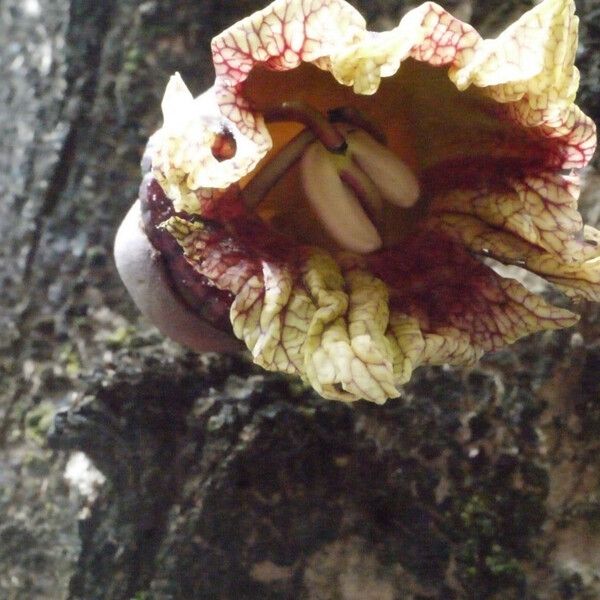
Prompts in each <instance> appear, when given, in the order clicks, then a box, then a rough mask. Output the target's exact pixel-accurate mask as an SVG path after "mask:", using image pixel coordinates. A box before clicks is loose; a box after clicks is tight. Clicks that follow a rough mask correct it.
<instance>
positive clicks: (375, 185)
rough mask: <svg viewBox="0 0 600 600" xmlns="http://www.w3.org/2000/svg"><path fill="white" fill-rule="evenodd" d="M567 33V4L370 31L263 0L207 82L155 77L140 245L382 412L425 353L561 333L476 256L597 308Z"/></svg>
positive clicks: (328, 392)
mask: <svg viewBox="0 0 600 600" xmlns="http://www.w3.org/2000/svg"><path fill="white" fill-rule="evenodd" d="M576 38H577V18H576V17H575V16H574V3H573V2H572V1H569V0H544V1H543V2H542V3H541V4H539V5H538V6H536V7H535V8H534V9H532V10H530V11H529V12H528V13H526V14H525V15H523V16H522V17H521V18H520V19H519V20H518V21H517V22H515V23H514V24H513V25H511V26H510V27H508V29H506V30H505V31H504V32H503V33H502V34H501V35H500V36H498V37H497V38H496V39H493V40H484V39H482V38H481V37H480V36H479V35H478V34H477V32H476V31H475V30H474V29H473V28H472V27H471V26H470V25H468V24H466V23H463V22H461V21H459V20H457V19H455V18H454V17H452V16H451V15H450V14H449V13H447V12H446V11H444V10H443V9H442V8H441V7H440V6H438V5H436V4H434V3H431V2H427V3H425V4H423V5H421V6H420V7H418V8H416V9H414V10H412V11H411V12H409V13H408V14H407V15H406V16H405V17H404V18H403V19H402V20H401V21H400V23H399V25H398V26H397V27H396V28H395V29H393V30H391V31H387V32H383V33H374V32H369V31H367V30H366V27H365V22H364V19H363V18H362V17H361V15H360V14H359V13H358V12H357V11H356V10H355V9H354V8H352V7H351V6H350V5H349V4H347V3H346V2H344V1H343V0H276V1H275V2H273V3H272V4H270V5H269V6H268V7H266V8H265V9H264V10H262V11H260V12H257V13H255V14H253V15H251V16H249V17H247V18H246V19H243V20H242V21H240V22H238V23H236V24H235V25H233V26H232V27H231V28H229V29H228V30H226V31H224V32H223V33H222V34H220V35H219V36H217V37H216V38H215V39H214V40H213V42H212V53H213V61H214V65H215V69H216V79H215V83H214V85H213V87H212V88H210V89H209V90H208V91H207V92H205V93H204V94H202V95H201V96H199V97H198V98H193V97H192V95H191V94H190V92H189V91H188V90H187V88H186V87H185V84H184V83H183V81H182V80H181V78H180V77H179V75H175V76H174V77H173V78H172V79H171V81H170V82H169V84H168V86H167V89H166V92H165V97H164V100H163V113H164V124H163V127H162V128H161V129H160V130H159V131H158V132H157V133H156V134H155V135H154V136H153V137H152V138H151V140H150V143H149V149H148V152H149V155H150V158H151V175H149V176H147V178H146V180H145V181H146V182H145V184H144V186H143V190H142V200H144V207H145V208H144V210H145V214H146V231H147V232H148V236H149V238H150V240H151V241H153V243H154V244H155V246H156V247H158V248H159V249H161V251H163V252H164V253H165V255H166V256H167V259H168V260H170V261H171V262H170V265H171V270H172V272H173V273H174V274H175V275H174V280H175V282H176V285H178V289H179V291H180V292H181V294H182V296H183V297H185V299H186V301H187V302H188V304H189V305H191V306H196V307H198V308H199V309H200V310H205V309H204V307H205V306H207V305H209V304H210V305H211V306H212V307H213V308H212V309H211V310H213V309H214V310H215V311H216V312H217V313H218V312H219V311H221V312H220V313H219V314H224V313H223V311H224V310H225V311H228V313H229V319H230V321H231V327H232V330H233V333H234V334H235V336H236V337H237V338H239V339H240V340H242V341H243V342H244V343H245V345H246V346H247V348H248V349H249V350H250V352H251V353H252V357H253V359H254V361H255V362H256V363H257V364H259V365H261V366H262V367H264V368H265V369H269V370H277V371H283V372H285V373H290V374H297V375H300V376H301V377H302V378H303V379H305V380H306V381H307V382H309V383H310V384H311V385H312V386H313V387H314V388H315V389H316V390H317V392H319V393H320V394H321V395H322V396H324V397H326V398H332V399H339V400H345V401H354V400H358V399H366V400H370V401H373V402H377V403H382V402H384V401H385V400H386V399H388V398H390V397H395V396H398V394H399V392H398V386H399V385H401V384H403V383H405V382H407V381H408V380H409V379H410V377H411V374H412V372H413V370H414V369H415V368H416V367H418V366H420V365H424V364H442V363H450V364H454V365H463V364H469V363H473V362H474V361H476V360H477V359H478V358H479V357H480V356H481V355H482V354H483V353H484V352H487V351H491V350H495V349H498V348H500V347H502V346H504V345H506V344H510V343H512V342H514V341H515V340H517V339H518V338H520V337H522V336H524V335H528V334H530V333H533V332H536V331H540V330H545V329H555V328H560V327H568V326H571V325H573V324H574V323H576V321H577V315H575V314H573V313H572V312H570V311H569V310H566V309H563V308H558V307H555V306H551V305H549V304H548V303H547V302H546V301H545V300H544V299H543V298H541V297H540V296H537V295H535V294H533V293H531V292H530V291H528V290H527V289H526V288H525V287H523V286H522V285H521V284H520V283H519V282H517V281H516V280H513V279H504V278H502V277H500V276H499V275H498V274H497V273H496V272H495V271H494V270H493V269H492V268H490V267H489V266H487V264H486V260H487V259H488V258H493V259H495V260H497V261H500V262H502V263H505V264H509V265H518V266H521V267H523V268H525V269H527V270H529V271H531V272H533V273H535V274H537V275H540V276H541V277H543V278H545V279H546V280H547V281H549V282H550V283H552V284H554V285H555V286H556V287H558V288H559V289H560V290H562V291H563V292H564V293H566V294H567V295H568V296H570V297H573V298H576V297H579V298H586V299H590V300H598V299H600V247H599V245H598V242H599V241H600V232H598V231H597V230H595V229H593V228H591V227H588V226H584V225H583V224H582V220H581V216H580V214H579V213H578V211H577V197H578V193H579V177H578V172H579V170H580V169H581V168H583V167H584V166H585V165H586V164H587V163H588V161H589V160H590V158H591V156H592V154H593V151H594V149H595V143H596V140H595V128H594V125H593V123H592V122H591V120H590V119H589V118H588V117H586V116H585V115H584V114H583V113H582V112H581V111H580V110H579V108H578V107H577V106H576V105H575V104H574V98H575V93H576V90H577V86H578V73H577V70H576V68H575V67H574V56H575V50H576ZM159 186H160V187H159ZM209 300H210V301H212V304H211V303H210V302H209ZM215 307H217V308H215ZM215 314H216V313H215ZM205 316H206V315H205ZM207 318H210V315H208V317H207Z"/></svg>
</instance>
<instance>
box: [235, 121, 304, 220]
mask: <svg viewBox="0 0 600 600" xmlns="http://www.w3.org/2000/svg"><path fill="white" fill-rule="evenodd" d="M314 141H315V134H314V133H313V132H312V131H311V130H310V129H304V130H303V131H301V132H300V133H299V134H298V135H297V136H296V137H294V138H292V139H291V140H290V141H289V142H288V143H287V144H286V145H285V146H284V147H283V148H282V149H281V150H279V152H278V153H277V154H276V155H275V156H274V157H273V159H272V160H271V161H270V162H269V163H268V164H266V165H265V166H264V167H263V168H262V169H260V170H259V171H258V173H257V174H256V175H255V176H254V177H253V178H252V179H251V180H250V182H249V183H248V185H247V186H246V187H245V188H244V189H243V190H242V198H243V200H244V204H245V205H246V207H247V208H250V209H253V208H255V207H256V206H258V205H259V204H260V203H261V202H262V201H263V200H264V198H265V196H266V195H267V194H268V193H269V191H270V190H271V189H272V188H273V187H274V186H275V184H276V183H277V182H278V181H279V180H280V179H281V178H282V177H283V176H284V175H285V174H286V173H287V171H288V169H289V168H290V167H291V166H292V165H293V164H294V163H295V162H296V161H297V160H298V159H299V158H300V157H301V156H302V154H303V153H304V150H305V149H306V147H307V146H308V145H309V144H310V143H311V142H314Z"/></svg>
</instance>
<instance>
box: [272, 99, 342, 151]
mask: <svg viewBox="0 0 600 600" xmlns="http://www.w3.org/2000/svg"><path fill="white" fill-rule="evenodd" d="M263 116H264V119H265V122H266V123H276V122H279V121H294V122H297V123H302V124H303V125H306V127H308V128H309V129H310V130H311V131H312V132H313V134H314V135H315V137H316V138H318V140H319V141H320V142H321V144H323V146H325V148H327V150H329V152H334V153H336V154H342V153H344V152H345V151H346V148H347V144H346V139H345V138H344V136H343V135H342V134H341V133H340V132H339V131H338V130H337V129H336V127H335V126H334V125H333V124H332V123H330V122H329V121H328V120H327V119H326V118H325V115H323V114H322V113H320V112H319V111H318V110H317V109H316V108H313V107H312V106H310V105H309V104H306V103H305V102H301V101H290V102H284V103H283V104H281V105H280V106H276V107H274V108H270V109H268V110H267V111H265V113H264V114H263Z"/></svg>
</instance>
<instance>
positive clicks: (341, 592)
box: [0, 0, 600, 600]
mask: <svg viewBox="0 0 600 600" xmlns="http://www.w3.org/2000/svg"><path fill="white" fill-rule="evenodd" d="M262 4H263V3H262V2H257V1H256V0H252V1H249V0H248V1H239V2H217V1H216V0H211V1H198V0H180V1H178V2H155V1H152V0H150V1H143V2H142V1H140V0H104V1H103V2H87V1H84V0H27V1H17V0H4V2H2V3H0V40H2V41H3V44H2V45H1V47H0V75H1V80H2V82H3V85H2V86H0V194H1V197H2V202H1V203H0V234H1V236H2V243H1V244H0V275H1V278H2V279H1V281H2V284H1V285H2V295H1V297H0V311H1V312H0V348H1V354H0V598H8V599H19V600H20V599H63V598H70V599H73V600H76V599H77V600H79V599H81V600H95V599H109V600H130V599H136V600H142V599H165V600H166V599H173V600H175V599H182V600H187V599H193V598H207V599H209V598H222V599H230V598H231V599H243V598H248V599H255V598H256V599H258V598H260V599H263V598H264V599H270V598H273V599H278V598H309V599H313V598H314V599H332V600H333V599H338V598H343V599H355V598H356V599H359V598H360V599H361V600H363V599H364V600H370V599H377V600H379V599H381V600H388V599H390V600H392V599H396V598H398V599H415V600H417V599H439V600H446V599H452V598H456V599H463V598H465V599H467V598H477V599H479V598H499V599H500V598H501V599H503V600H504V599H509V598H531V599H534V598H539V599H546V598H549V599H557V600H558V599H563V598H564V599H581V600H584V599H586V600H587V599H595V598H600V535H599V534H598V526H599V525H600V501H599V498H600V473H599V467H600V458H599V455H598V441H597V440H598V434H599V432H600V403H599V392H600V375H599V373H600V343H599V341H598V340H599V339H600V338H599V334H600V320H599V319H600V317H599V315H600V312H599V311H598V309H597V307H594V306H591V305H581V306H580V307H579V309H580V312H581V313H582V315H583V318H582V322H581V324H580V325H579V326H578V328H577V329H573V330H568V331H564V332H559V333H551V334H543V335H537V336H533V337H531V338H529V339H527V340H525V341H523V342H521V343H519V344H516V345H515V346H513V347H512V348H511V349H509V350H506V351H503V352H499V353H496V354H495V355H493V356H489V357H487V358H485V359H484V360H483V361H482V362H481V364H480V365H478V366H477V367H476V368H472V369H469V370H451V369H444V368H435V369H433V368H432V369H421V370H419V371H418V373H417V374H416V376H415V377H414V379H413V381H412V382H411V384H410V386H408V387H407V388H406V390H405V393H404V394H403V396H402V397H401V398H400V399H399V400H397V401H391V402H389V403H388V404H387V405H386V406H384V407H377V406H370V405H367V404H365V403H358V404H357V405H356V406H351V407H349V406H344V405H341V404H338V403H333V402H326V401H323V400H320V399H318V398H316V397H315V396H314V395H313V394H312V393H310V392H309V391H308V390H307V389H305V388H304V387H303V386H302V385H300V384H299V383H298V382H297V381H293V380H288V379H285V378H282V377H278V376H274V375H269V374H265V373H264V372H262V371H260V370H258V369H256V368H254V367H253V366H252V365H250V364H248V362H247V360H246V359H244V358H243V357H225V356H217V355H201V356H197V355H192V354H189V353H186V352H185V351H184V350H182V349H181V348H180V347H178V346H176V345H174V344H171V343H170V342H168V341H165V340H163V339H162V338H161V336H160V335H159V334H158V333H157V332H156V330H154V329H153V328H151V327H150V326H149V325H148V324H147V323H146V322H144V321H143V319H141V318H139V317H138V314H137V311H136V309H135V307H134V306H133V305H132V304H131V302H130V301H129V299H128V297H127V295H126V293H125V290H124V288H123V287H122V285H121V284H120V282H119V280H118V278H117V276H116V272H115V269H114V266H113V262H112V258H111V246H112V240H113V236H114V232H115V230H116V227H117V224H118V222H119V221H120V219H121V218H122V217H123V215H124V214H125V212H126V210H127V209H128V207H129V205H130V203H131V202H132V200H133V199H134V198H135V196H136V193H137V186H138V183H139V166H138V162H139V158H140V156H141V152H142V149H143V146H144V143H145V141H146V139H147V138H148V136H149V135H150V133H151V132H152V131H153V130H154V129H155V128H156V127H157V125H158V124H159V123H160V113H159V109H160V99H161V96H162V92H163V90H164V86H165V83H166V81H167V79H168V77H169V75H170V74H171V73H172V72H174V71H175V70H178V71H180V72H181V73H182V75H183V77H184V79H185V80H186V82H188V84H189V85H190V87H191V89H192V91H193V92H195V93H198V92H200V91H201V90H203V89H205V88H206V87H207V86H208V85H210V82H211V79H212V66H211V64H210V59H209V51H208V42H209V40H210V38H211V37H212V36H213V35H214V34H216V33H218V32H219V31H220V30H222V29H223V28H224V27H226V26H227V25H229V24H231V23H232V22H234V21H236V20H238V19H239V18H240V17H241V16H243V15H245V14H248V13H249V12H251V11H252V10H254V9H256V8H258V7H260V6H261V5H262ZM355 4H356V5H357V6H359V8H361V10H363V11H364V14H365V15H366V16H367V17H368V18H369V20H370V21H371V23H373V24H374V25H375V26H379V27H386V26H388V25H389V24H390V23H393V22H395V21H397V20H398V17H399V16H400V14H401V12H402V10H403V3H402V2H393V1H389V0H378V1H377V2H367V1H366V0H364V1H363V2H360V3H359V2H356V3H355ZM577 4H578V11H579V14H580V16H581V18H582V35H583V42H582V46H581V52H580V56H579V65H580V67H581V69H582V91H581V95H580V98H581V105H582V106H583V108H584V110H586V112H588V114H590V115H591V116H592V117H593V118H595V119H596V121H598V120H599V119H600V87H599V86H600V58H599V55H600V52H599V50H600V48H599V46H600V26H599V23H600V3H599V2H598V1H597V0H582V1H581V2H578V3H577ZM446 5H447V6H448V7H451V8H453V9H455V10H458V11H462V12H461V15H462V16H464V15H465V14H468V13H472V19H473V21H474V22H475V23H476V24H478V25H481V27H482V30H484V31H485V33H486V34H490V33H492V32H494V31H495V30H497V28H498V26H500V25H501V24H503V23H505V22H506V21H507V20H510V19H511V18H512V17H511V15H510V14H509V13H511V12H513V13H515V11H516V14H519V13H520V12H522V11H523V10H524V9H526V8H527V3H525V2H512V3H506V2H473V3H469V2H452V3H446ZM513 9H514V10H513ZM596 162H597V161H596ZM599 182H600V176H599V175H598V174H597V172H596V171H594V170H590V171H589V173H588V177H587V183H586V188H585V192H584V194H583V197H582V207H583V210H584V211H585V212H586V214H587V216H588V221H589V222H591V223H592V224H594V223H595V224H598V222H599V221H600V209H599V206H600V201H599V200H600V191H599V188H600V184H599ZM57 413H58V414H57ZM82 453H83V454H82ZM85 457H88V458H89V459H91V462H89V461H86V458H85ZM65 475H66V477H65Z"/></svg>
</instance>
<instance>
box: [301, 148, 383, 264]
mask: <svg viewBox="0 0 600 600" xmlns="http://www.w3.org/2000/svg"><path fill="white" fill-rule="evenodd" d="M300 167H301V173H302V184H303V188H304V192H305V194H306V198H307V200H308V201H309V203H310V205H311V206H312V208H313V210H314V211H315V213H316V214H317V216H318V217H319V220H320V221H321V223H322V224H323V226H324V227H325V229H326V230H327V231H328V232H329V235H331V237H332V238H333V239H334V240H335V241H336V243H337V244H339V246H340V247H342V248H344V249H346V250H349V251H351V252H357V253H360V254H363V253H364V254H366V253H368V252H373V251H375V250H377V249H379V248H381V245H382V241H381V237H380V235H379V232H378V231H377V228H376V227H375V225H374V224H373V223H372V221H371V220H370V219H369V217H368V216H367V214H366V212H365V210H364V209H363V207H362V205H361V203H360V202H359V199H358V198H357V196H356V195H355V193H354V190H353V189H351V187H350V186H348V185H346V183H344V182H343V181H342V179H341V178H340V172H339V167H338V165H336V164H335V160H334V159H333V157H332V155H331V153H329V152H328V151H327V150H326V149H325V148H324V147H323V145H322V144H320V143H319V142H315V143H313V144H311V145H310V146H309V147H308V149H307V150H306V152H305V153H304V156H303V157H302V162H301V163H300Z"/></svg>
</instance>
